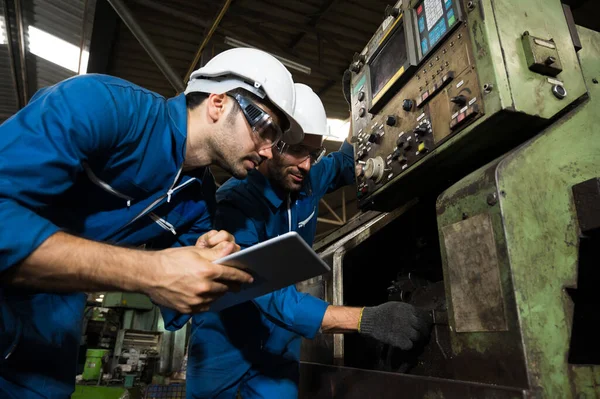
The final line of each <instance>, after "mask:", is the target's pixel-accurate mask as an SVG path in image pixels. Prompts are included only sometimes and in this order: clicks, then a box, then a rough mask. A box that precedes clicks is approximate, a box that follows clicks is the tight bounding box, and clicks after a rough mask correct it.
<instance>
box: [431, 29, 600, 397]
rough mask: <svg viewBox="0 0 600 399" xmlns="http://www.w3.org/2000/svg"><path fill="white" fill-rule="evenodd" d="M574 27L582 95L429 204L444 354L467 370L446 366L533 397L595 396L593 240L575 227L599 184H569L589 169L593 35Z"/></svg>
mask: <svg viewBox="0 0 600 399" xmlns="http://www.w3.org/2000/svg"><path fill="white" fill-rule="evenodd" d="M578 30H579V33H580V37H581V40H582V44H583V49H582V50H581V52H580V56H581V63H582V67H583V70H584V74H585V76H586V83H587V84H588V88H589V96H590V98H589V100H588V101H586V102H585V103H584V104H583V105H581V106H580V107H579V108H577V109H575V110H574V111H572V112H571V113H569V114H567V115H565V116H564V117H563V118H562V119H561V120H560V121H558V122H557V123H555V124H554V125H552V127H550V128H548V129H547V130H546V131H544V132H543V133H542V134H541V135H539V136H538V137H536V138H535V139H533V140H532V141H530V142H528V143H526V144H525V145H523V146H522V147H521V148H519V149H517V150H515V151H513V152H512V153H510V154H509V155H508V156H506V157H505V158H502V159H501V160H500V161H495V162H493V163H491V164H489V165H487V166H486V167H484V168H482V169H480V170H478V171H477V172H475V173H473V174H471V175H469V176H468V177H466V178H465V179H463V180H462V181H461V182H460V183H458V184H456V185H455V186H453V187H452V188H450V189H449V190H447V191H446V192H444V193H443V194H442V195H441V196H440V197H439V199H438V203H437V215H438V226H439V231H440V243H441V246H442V259H443V265H444V281H445V286H446V292H447V298H448V302H449V306H448V311H449V320H450V327H451V328H452V333H451V342H452V351H453V354H454V361H458V362H457V365H460V364H461V362H462V363H464V362H468V363H469V364H470V365H471V367H470V368H471V369H473V367H472V366H475V365H476V366H477V367H476V368H477V369H478V370H477V372H476V373H473V372H472V371H467V370H468V369H467V368H461V367H457V368H456V375H457V377H459V378H461V379H468V380H471V381H480V382H484V381H485V382H492V383H495V384H499V385H511V386H522V387H524V388H527V389H529V390H531V391H532V396H537V397H548V398H559V397H560V398H571V397H572V398H580V397H597V396H598V395H600V389H599V388H598V385H597V381H598V380H599V379H600V344H599V343H598V342H597V339H596V334H594V333H593V330H594V327H593V326H594V325H596V326H597V324H598V319H599V318H598V316H597V305H598V303H599V301H598V300H597V295H594V294H595V293H594V291H595V288H591V287H590V285H591V286H596V285H597V281H598V277H600V275H599V274H598V272H597V271H596V269H597V266H598V259H600V252H599V251H598V249H597V248H598V245H600V241H598V236H597V235H596V236H594V235H593V234H592V230H594V229H592V228H588V229H589V230H590V231H589V232H584V231H585V230H584V229H583V228H582V223H583V222H582V220H583V221H586V220H592V218H593V217H596V218H598V217H599V215H600V211H599V207H598V205H597V204H598V202H597V200H598V199H600V197H599V195H600V194H598V192H600V189H598V188H596V190H595V191H596V192H597V193H596V194H593V191H594V190H593V189H592V190H591V191H592V196H593V195H595V198H596V200H595V201H593V202H591V203H588V204H585V203H584V204H583V205H581V204H578V203H577V201H576V198H577V195H578V190H577V187H581V186H580V184H581V183H586V182H591V183H592V187H593V186H594V184H595V185H596V186H597V183H596V182H597V180H598V178H599V177H600V130H598V126H600V117H599V115H598V110H599V109H600V105H599V104H600V86H599V85H598V84H597V83H594V80H595V81H596V82H597V77H598V76H600V34H599V33H597V32H593V31H589V30H587V29H585V28H579V29H578ZM565 144H567V145H565ZM578 214H579V215H584V216H583V219H582V218H578ZM586 215H587V217H586ZM597 230H598V229H597V226H596V228H595V231H596V233H597ZM590 255H591V256H590ZM593 281H595V282H596V283H594V282H593ZM594 305H595V306H594ZM459 359H462V361H461V360H459ZM490 359H493V360H494V361H493V365H494V367H493V368H489V364H490V363H491V362H490Z"/></svg>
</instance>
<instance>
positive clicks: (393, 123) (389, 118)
mask: <svg viewBox="0 0 600 399" xmlns="http://www.w3.org/2000/svg"><path fill="white" fill-rule="evenodd" d="M385 124H386V125H388V126H396V117H395V116H394V115H388V116H387V118H386V119H385Z"/></svg>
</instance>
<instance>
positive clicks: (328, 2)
mask: <svg viewBox="0 0 600 399" xmlns="http://www.w3.org/2000/svg"><path fill="white" fill-rule="evenodd" d="M337 2H338V0H325V2H324V3H323V4H322V5H321V8H320V9H319V11H317V13H316V14H315V15H313V16H312V17H310V19H309V21H308V22H307V25H308V26H310V27H313V28H316V27H317V24H318V23H319V21H320V20H321V18H323V16H325V14H327V11H329V10H330V9H331V8H333V6H334V5H335V4H336V3H337ZM304 36H306V32H300V33H298V34H297V35H296V36H295V37H294V38H293V39H292V40H291V41H290V44H289V46H288V47H289V48H290V50H292V51H294V49H295V48H296V46H297V45H298V43H300V41H301V40H302V39H303V38H304Z"/></svg>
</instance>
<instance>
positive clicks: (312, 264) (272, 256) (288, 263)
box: [210, 231, 330, 312]
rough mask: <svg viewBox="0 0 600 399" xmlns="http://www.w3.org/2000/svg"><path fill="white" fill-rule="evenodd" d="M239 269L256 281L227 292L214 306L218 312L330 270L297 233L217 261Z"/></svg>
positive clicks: (286, 234) (268, 241) (276, 238)
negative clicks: (237, 290)
mask: <svg viewBox="0 0 600 399" xmlns="http://www.w3.org/2000/svg"><path fill="white" fill-rule="evenodd" d="M215 263H219V264H222V265H227V266H232V267H237V268H239V269H242V270H244V271H247V272H248V273H249V274H251V275H252V277H254V282H253V283H252V284H244V285H243V286H242V288H241V289H240V291H239V292H228V293H226V294H225V295H223V296H222V297H221V298H219V299H217V300H216V301H215V302H213V304H212V306H211V307H210V310H211V311H215V312H218V311H220V310H223V309H225V308H228V307H230V306H233V305H237V304H239V303H242V302H246V301H249V300H251V299H253V298H256V297H259V296H261V295H265V294H268V293H270V292H273V291H277V290H279V289H281V288H284V287H287V286H289V285H292V284H296V283H298V282H300V281H304V280H308V279H310V278H313V277H316V276H319V275H321V274H324V273H327V272H329V270H330V268H329V266H328V265H327V263H325V262H324V261H323V260H322V259H321V258H320V257H319V255H317V253H316V252H315V251H313V249H312V248H311V247H310V246H308V244H307V243H306V242H305V241H304V240H303V239H302V237H300V235H299V234H298V233H296V232H295V231H291V232H289V233H285V234H283V235H280V236H278V237H275V238H271V239H270V240H267V241H263V242H261V243H258V244H256V245H254V246H252V247H250V248H246V249H243V250H241V251H239V252H236V253H234V254H231V255H228V256H226V257H224V258H221V259H219V260H216V261H215Z"/></svg>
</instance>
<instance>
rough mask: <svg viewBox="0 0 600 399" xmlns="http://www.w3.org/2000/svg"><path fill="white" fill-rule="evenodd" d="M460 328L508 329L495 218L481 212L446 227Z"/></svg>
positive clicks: (452, 290)
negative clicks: (493, 225)
mask: <svg viewBox="0 0 600 399" xmlns="http://www.w3.org/2000/svg"><path fill="white" fill-rule="evenodd" d="M442 234H443V236H444V244H445V246H446V254H447V256H448V266H447V269H448V274H449V277H450V281H449V283H450V284H449V286H450V295H451V296H452V305H453V310H454V325H455V326H456V332H459V333H460V332H476V331H506V330H507V325H506V314H505V312H504V298H503V296H502V287H501V285H500V272H499V270H498V267H499V266H498V254H497V252H496V241H495V238H494V230H493V227H492V220H491V218H490V215H489V214H485V213H483V214H479V215H476V216H473V217H471V218H468V219H466V220H462V221H460V222H457V223H453V224H451V225H448V226H444V227H443V228H442Z"/></svg>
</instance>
